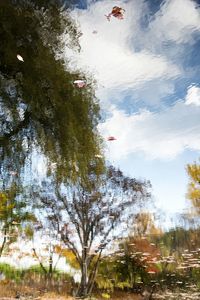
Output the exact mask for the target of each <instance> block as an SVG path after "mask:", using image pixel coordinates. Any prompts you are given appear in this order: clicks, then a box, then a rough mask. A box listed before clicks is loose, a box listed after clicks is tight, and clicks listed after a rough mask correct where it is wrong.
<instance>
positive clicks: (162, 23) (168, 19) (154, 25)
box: [150, 0, 200, 43]
mask: <svg viewBox="0 0 200 300" xmlns="http://www.w3.org/2000/svg"><path fill="white" fill-rule="evenodd" d="M150 29H151V31H152V33H153V35H154V37H156V38H157V39H158V40H160V41H163V40H171V41H175V42H176V43H187V42H191V41H192V40H193V37H192V33H193V32H195V31H199V30H200V14H199V9H197V4H196V3H195V1H192V0H168V1H165V2H164V5H162V7H161V9H160V10H159V11H158V13H157V14H156V16H155V20H154V21H153V22H151V24H150Z"/></svg>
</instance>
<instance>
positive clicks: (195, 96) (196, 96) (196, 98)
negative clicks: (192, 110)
mask: <svg viewBox="0 0 200 300" xmlns="http://www.w3.org/2000/svg"><path fill="white" fill-rule="evenodd" d="M185 104H186V105H191V104H193V105H196V106H200V88H199V87H196V86H191V87H189V89H188V91H187V95H186V102H185Z"/></svg>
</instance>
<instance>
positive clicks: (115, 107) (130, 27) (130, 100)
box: [65, 0, 200, 213]
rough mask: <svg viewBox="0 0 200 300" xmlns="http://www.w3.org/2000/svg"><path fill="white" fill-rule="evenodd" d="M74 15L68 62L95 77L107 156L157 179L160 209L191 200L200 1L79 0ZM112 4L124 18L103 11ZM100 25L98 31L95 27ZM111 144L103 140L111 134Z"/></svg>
mask: <svg viewBox="0 0 200 300" xmlns="http://www.w3.org/2000/svg"><path fill="white" fill-rule="evenodd" d="M79 4H80V5H79V6H78V7H76V8H75V9H74V10H73V12H72V15H73V17H74V18H75V19H76V21H77V24H78V26H79V27H80V30H81V31H82V33H83V35H82V36H81V38H80V45H81V51H80V53H74V52H72V51H71V50H69V49H66V51H65V53H66V57H67V58H69V57H70V60H71V68H79V69H82V70H84V71H85V72H88V73H90V74H91V75H92V76H93V77H94V78H95V80H96V82H97V87H96V95H97V97H98V99H99V101H100V105H101V108H102V114H103V115H104V122H102V123H101V124H100V125H99V130H100V132H101V134H102V135H103V137H105V154H106V156H107V157H108V158H109V160H111V162H112V163H114V164H115V165H117V166H120V167H121V169H122V170H123V171H124V172H125V173H127V174H129V175H130V176H136V177H139V178H146V179H149V180H150V181H151V182H152V185H153V195H154V197H155V200H156V204H157V205H158V207H160V208H162V209H163V210H165V211H166V212H172V213H174V212H178V211H179V212H180V211H181V210H182V209H184V207H185V206H186V201H185V193H186V191H187V180H188V179H187V174H186V170H185V167H186V164H187V163H191V162H193V161H195V160H198V159H199V156H200V155H199V151H200V82H199V78H200V58H199V53H200V7H199V4H198V1H191V0H168V1H158V0H153V1H152V0H151V1H142V0H130V1H129V0H126V1H125V0H124V1H123V0H120V1H113V0H112V1H111V0H102V1H101V0H99V1H80V3H79ZM113 6H119V7H122V8H124V9H125V14H124V19H123V20H119V19H117V18H114V17H112V18H111V20H110V22H109V21H108V20H107V19H106V17H105V15H107V14H108V13H109V12H111V10H112V7H113ZM93 31H96V32H97V33H93ZM110 135H112V136H115V137H116V138H117V140H116V141H114V142H112V143H111V142H110V143H109V142H106V137H107V136H110Z"/></svg>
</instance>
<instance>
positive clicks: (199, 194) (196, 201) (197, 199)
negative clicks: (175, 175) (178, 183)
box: [187, 163, 200, 209]
mask: <svg viewBox="0 0 200 300" xmlns="http://www.w3.org/2000/svg"><path fill="white" fill-rule="evenodd" d="M187 173H188V176H189V180H190V181H189V185H188V192H187V197H188V198H189V199H190V200H191V201H192V204H193V206H194V207H196V208H198V209H199V208H200V165H198V164H197V163H194V164H191V165H187Z"/></svg>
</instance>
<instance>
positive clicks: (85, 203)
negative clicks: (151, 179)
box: [42, 159, 150, 297]
mask: <svg viewBox="0 0 200 300" xmlns="http://www.w3.org/2000/svg"><path fill="white" fill-rule="evenodd" d="M100 166H101V165H99V163H98V160H96V161H95V159H94V160H93V161H92V162H91V164H90V167H89V168H90V173H89V174H88V176H87V178H84V181H83V180H80V181H79V182H78V183H76V184H74V185H73V184H71V185H70V186H69V185H66V186H65V187H64V186H63V185H61V187H57V188H55V190H52V187H51V190H52V193H51V194H50V187H49V186H48V185H47V189H46V190H44V191H43V197H42V203H43V205H44V207H45V208H46V209H47V211H48V220H49V222H50V223H51V224H52V225H53V226H54V229H56V230H58V231H59V232H61V238H62V241H63V242H64V243H65V245H66V246H67V247H68V249H70V250H71V252H72V253H73V254H74V256H75V257H76V260H77V262H78V264H79V267H80V270H81V274H82V277H81V284H80V288H79V290H78V295H79V296H82V297H86V296H87V295H89V294H90V293H91V291H92V288H93V285H94V282H95V278H96V274H97V270H98V266H99V263H100V260H101V256H102V251H103V250H104V249H105V247H106V246H107V245H108V243H109V242H110V241H111V240H110V238H111V233H112V232H114V230H116V229H117V226H119V225H120V224H122V223H123V222H125V223H127V222H128V221H127V220H130V219H131V218H133V217H134V215H135V208H136V205H137V204H138V203H139V202H141V201H142V200H144V201H145V200H147V199H148V198H149V196H150V194H149V193H148V187H149V183H148V182H140V181H137V180H136V179H132V178H129V177H126V176H124V175H123V173H122V172H121V171H120V170H116V169H115V168H113V167H108V168H107V170H106V172H105V171H104V169H102V168H100Z"/></svg>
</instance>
